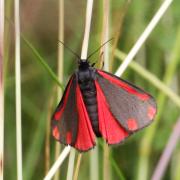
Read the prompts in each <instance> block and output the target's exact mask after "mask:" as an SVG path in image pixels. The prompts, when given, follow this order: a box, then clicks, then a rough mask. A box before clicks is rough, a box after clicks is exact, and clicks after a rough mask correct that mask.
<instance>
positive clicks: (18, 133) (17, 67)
mask: <svg viewBox="0 0 180 180" xmlns="http://www.w3.org/2000/svg"><path fill="white" fill-rule="evenodd" d="M14 13H15V14H14V16H15V82H16V146H17V147H16V148H17V179H18V180H22V179H23V178H22V133H21V131H22V130H21V64H20V15H19V0H15V2H14Z"/></svg>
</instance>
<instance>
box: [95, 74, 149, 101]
mask: <svg viewBox="0 0 180 180" xmlns="http://www.w3.org/2000/svg"><path fill="white" fill-rule="evenodd" d="M98 73H99V74H100V75H102V76H103V77H104V78H105V79H107V80H109V81H110V82H111V83H113V84H115V85H117V86H119V87H121V88H123V89H124V90H126V91H127V92H129V93H131V94H134V95H136V96H137V97H138V98H139V99H141V100H143V101H147V100H148V99H149V98H150V96H149V95H148V94H145V93H140V92H138V91H137V90H136V89H135V88H133V87H131V86H130V85H128V84H127V83H125V82H123V81H121V80H120V79H116V78H114V77H112V76H110V75H108V74H107V73H104V72H103V71H98Z"/></svg>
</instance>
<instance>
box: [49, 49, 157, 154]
mask: <svg viewBox="0 0 180 180" xmlns="http://www.w3.org/2000/svg"><path fill="white" fill-rule="evenodd" d="M71 51H72V50H71ZM78 58H79V60H78V70H76V71H75V73H74V74H73V75H72V76H71V78H70V80H69V82H68V84H67V86H66V88H65V91H64V94H63V97H62V99H61V101H60V103H59V104H58V106H57V108H56V110H55V112H54V114H53V116H52V121H51V125H52V135H53V137H54V138H55V139H56V140H57V141H59V142H60V143H62V144H65V145H70V146H72V147H74V148H75V149H77V150H78V151H80V152H85V151H88V150H90V149H91V148H93V147H94V146H95V145H96V137H102V138H103V139H105V140H106V142H107V143H108V144H109V145H113V144H119V143H121V142H123V141H124V140H125V139H126V138H127V137H129V136H130V135H131V134H133V133H135V132H137V131H139V130H141V129H142V128H144V127H146V126H148V125H149V124H151V123H152V121H153V119H154V117H155V114H156V111H157V108H156V102H155V100H154V98H153V97H152V96H151V95H150V94H149V93H147V92H145V91H144V90H142V89H140V88H138V87H136V86H135V85H133V84H131V83H129V82H127V81H125V80H123V79H121V78H119V77H117V76H115V75H113V74H110V73H108V72H105V71H103V70H100V69H96V68H94V64H93V65H90V63H89V62H88V60H87V59H81V58H80V57H79V56H78Z"/></svg>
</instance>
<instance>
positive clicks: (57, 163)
mask: <svg viewBox="0 0 180 180" xmlns="http://www.w3.org/2000/svg"><path fill="white" fill-rule="evenodd" d="M70 149H71V147H70V146H67V147H65V148H64V149H63V151H62V152H61V154H60V156H59V157H58V159H57V160H56V161H55V163H54V164H53V166H52V167H51V169H50V170H49V171H48V174H47V175H46V177H44V180H50V179H52V177H53V176H54V174H55V173H56V171H57V170H58V168H59V167H60V166H61V164H62V163H63V162H64V160H65V159H66V157H67V155H68V154H69V152H70Z"/></svg>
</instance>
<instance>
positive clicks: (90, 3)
mask: <svg viewBox="0 0 180 180" xmlns="http://www.w3.org/2000/svg"><path fill="white" fill-rule="evenodd" d="M92 8H93V0H87V8H86V22H85V33H84V39H83V44H82V51H81V58H82V59H86V58H87V49H88V42H89V34H90V25H91V19H92V18H91V17H92ZM70 150H71V147H70V146H67V147H65V148H64V150H63V151H62V153H61V154H60V155H59V157H58V159H57V160H56V162H55V163H54V164H53V166H52V167H51V169H50V170H49V172H48V173H47V175H46V176H45V178H44V180H50V179H51V178H52V177H53V176H54V174H55V173H56V171H57V170H58V168H59V167H60V165H61V164H62V163H63V161H64V160H65V158H66V157H67V155H68V154H69V152H70Z"/></svg>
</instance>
